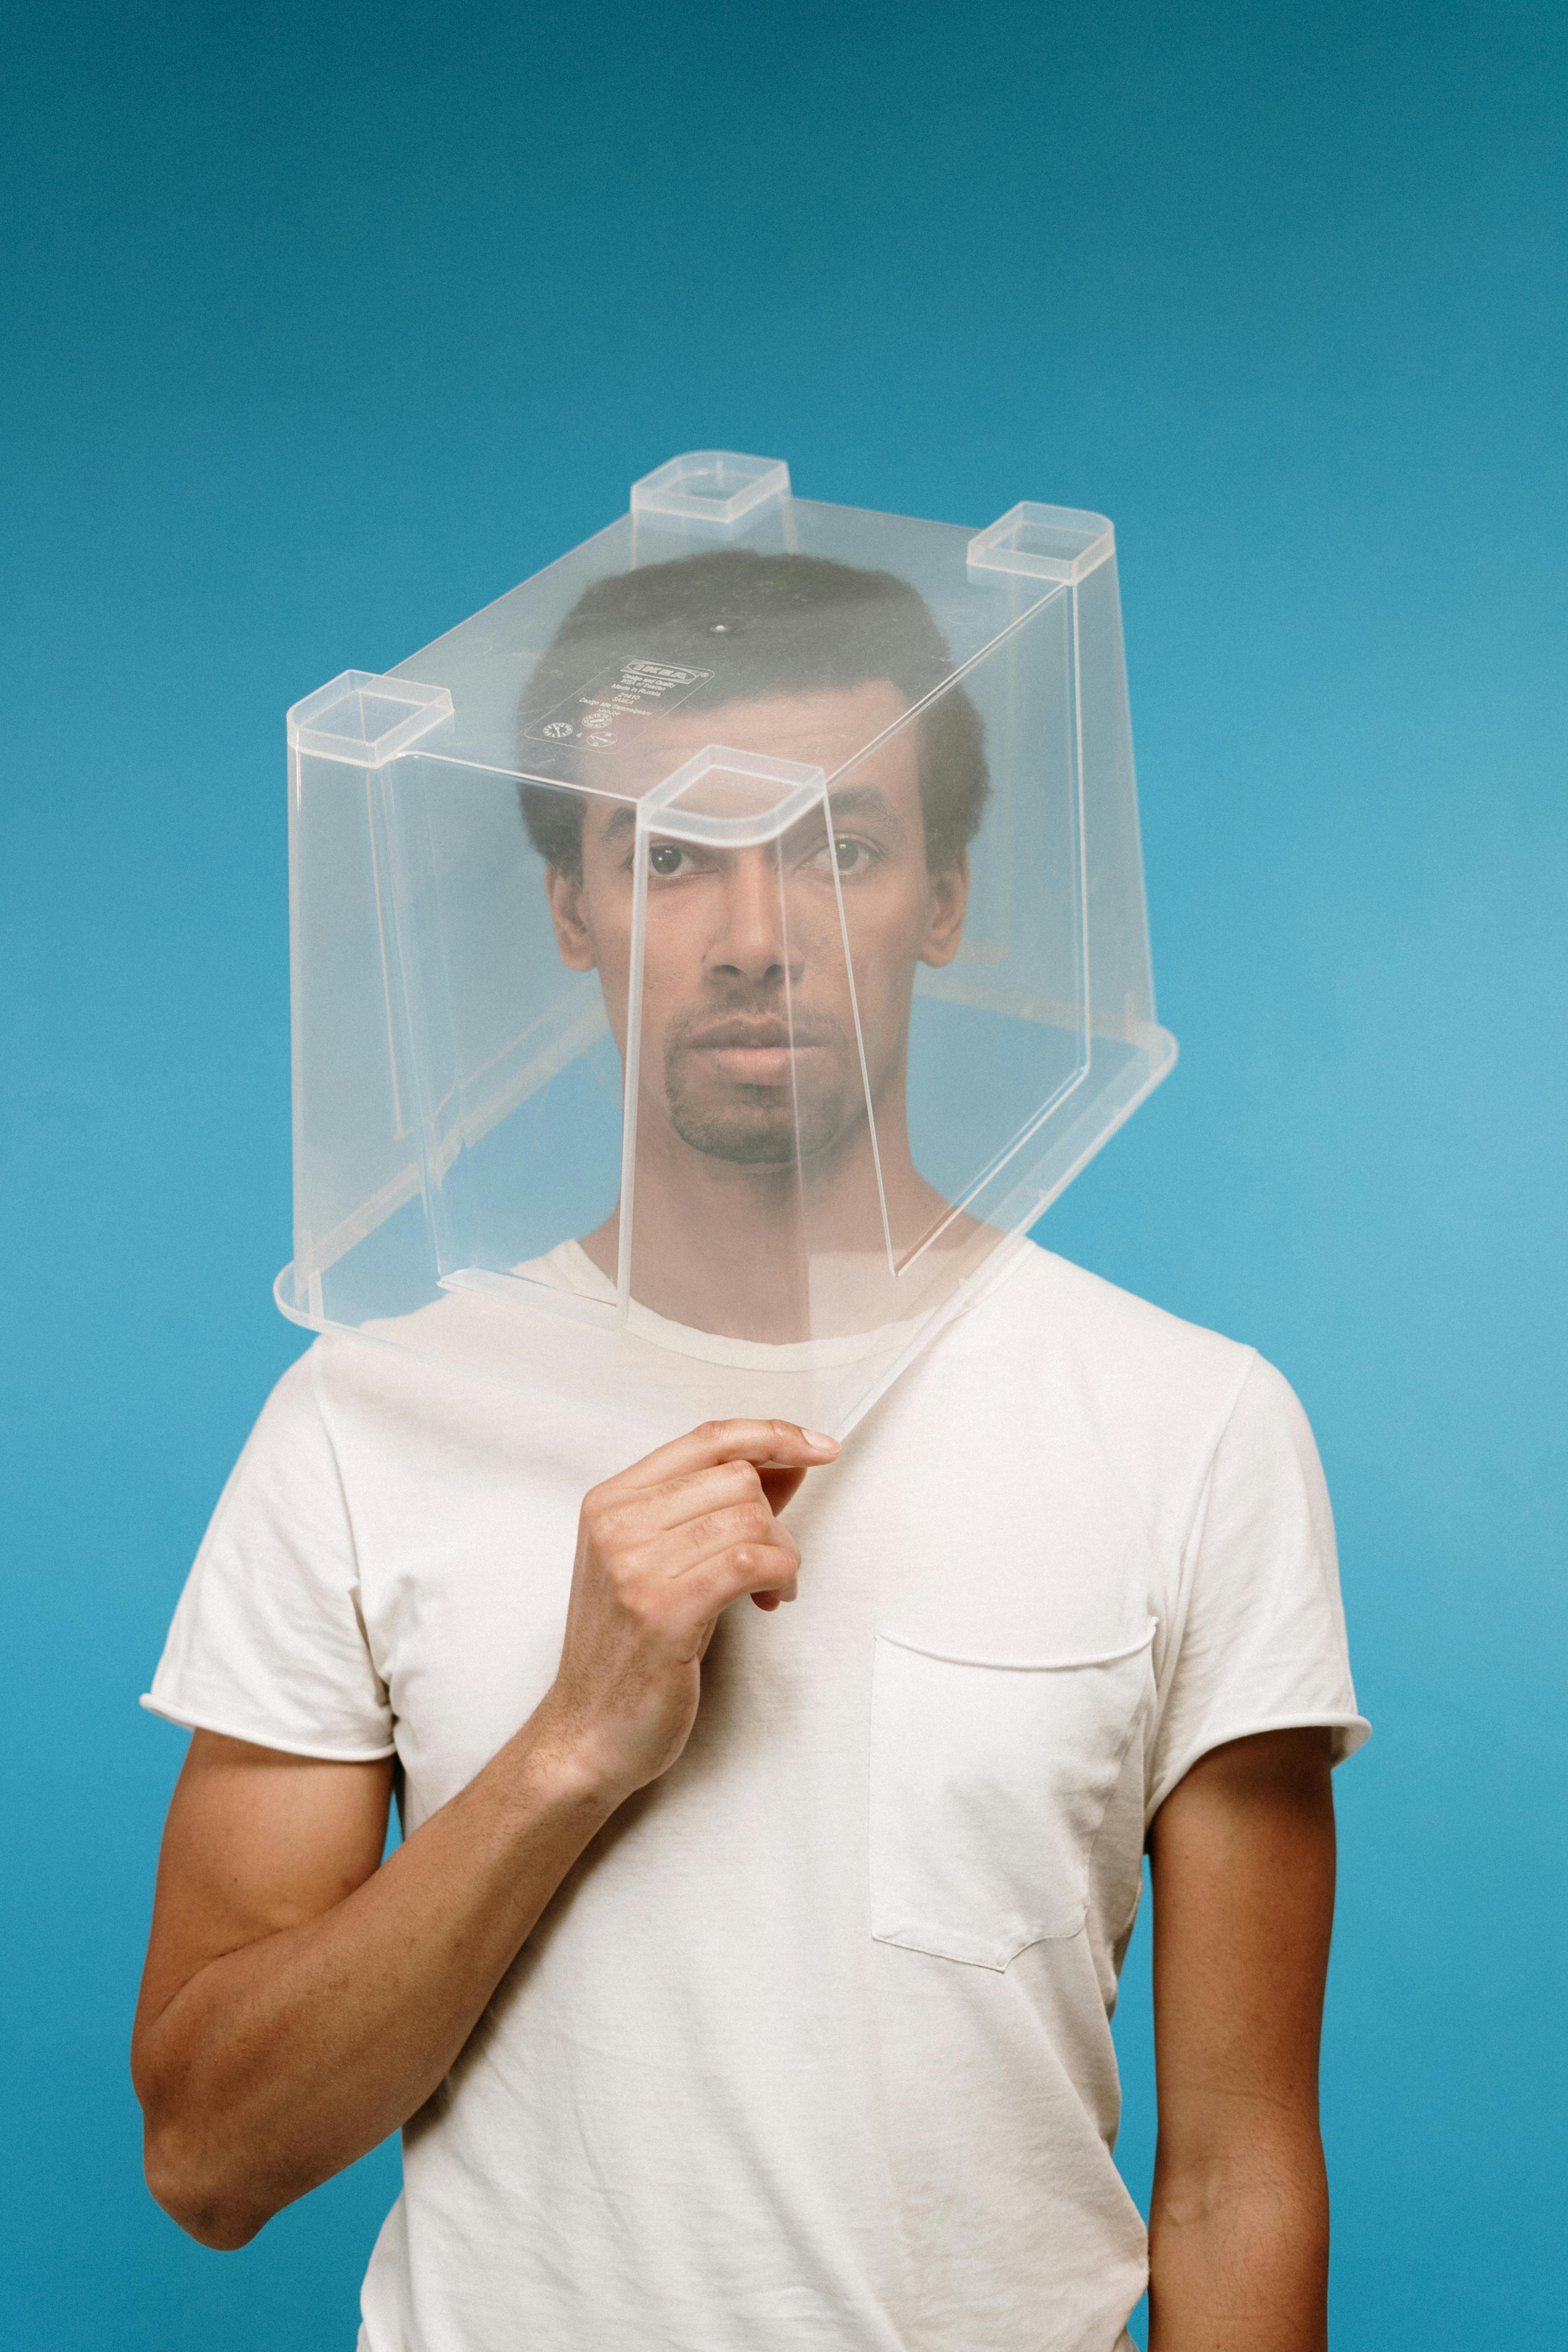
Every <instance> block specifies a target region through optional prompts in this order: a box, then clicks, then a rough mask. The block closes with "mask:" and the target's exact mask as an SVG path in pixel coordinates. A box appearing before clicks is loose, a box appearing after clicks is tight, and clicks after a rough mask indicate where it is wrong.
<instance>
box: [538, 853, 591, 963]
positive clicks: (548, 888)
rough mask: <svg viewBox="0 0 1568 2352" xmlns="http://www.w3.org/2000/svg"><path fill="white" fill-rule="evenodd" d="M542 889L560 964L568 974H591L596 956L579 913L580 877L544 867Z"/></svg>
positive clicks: (558, 867) (581, 886)
mask: <svg viewBox="0 0 1568 2352" xmlns="http://www.w3.org/2000/svg"><path fill="white" fill-rule="evenodd" d="M544 889H545V895H546V897H547V898H549V900H550V919H551V921H552V923H553V924H554V926H555V944H556V947H557V948H558V949H559V950H560V953H561V961H562V962H563V964H564V965H565V966H566V967H567V969H568V971H593V969H594V967H595V964H596V963H597V962H598V957H597V956H596V955H595V952H594V940H593V935H592V933H591V932H590V931H589V929H588V925H587V921H586V919H585V918H584V911H583V877H582V876H581V875H580V874H567V873H565V872H563V869H562V868H561V867H560V866H546V867H545V869H544Z"/></svg>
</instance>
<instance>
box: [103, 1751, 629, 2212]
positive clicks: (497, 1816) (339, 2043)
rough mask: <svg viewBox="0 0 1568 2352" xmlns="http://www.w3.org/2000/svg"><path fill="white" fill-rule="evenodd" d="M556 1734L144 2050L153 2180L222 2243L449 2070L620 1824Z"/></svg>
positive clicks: (495, 1765) (497, 1770)
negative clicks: (573, 1877) (589, 1860)
mask: <svg viewBox="0 0 1568 2352" xmlns="http://www.w3.org/2000/svg"><path fill="white" fill-rule="evenodd" d="M538 1720H539V1719H538V1718H535V1719H534V1721H533V1722H532V1723H530V1724H528V1725H525V1726H524V1727H523V1729H522V1730H521V1732H519V1733H518V1734H517V1736H516V1737H515V1738H513V1739H512V1740H510V1742H509V1743H508V1745H507V1746H506V1747H505V1748H502V1749H501V1750H500V1753H499V1754H498V1755H497V1756H496V1757H495V1758H493V1759H492V1760H491V1762H490V1763H489V1765H488V1766H487V1767H486V1768H485V1769H484V1770H483V1771H482V1772H481V1773H480V1774H479V1776H478V1778H477V1779H476V1780H473V1781H472V1782H471V1783H470V1784H469V1786H468V1788H466V1789H465V1790H462V1791H461V1792H460V1794H459V1795H458V1796H457V1797H455V1798H453V1799H452V1801H450V1802H449V1803H448V1804H447V1805H445V1806H443V1807H442V1808H441V1810H440V1811H439V1812H437V1813H436V1814H434V1815H433V1816H432V1818H431V1819H430V1820H429V1821H428V1822H426V1823H425V1824H424V1826H423V1827H422V1828H421V1829H419V1830H418V1831H417V1832H416V1833H415V1834H414V1836H412V1837H411V1838H409V1839H408V1840H407V1841H406V1842H405V1844H403V1845H402V1846H401V1847H399V1849H398V1850H397V1852H396V1853H394V1854H392V1855H391V1856H390V1857H389V1858H388V1860H387V1861H386V1863H385V1864H384V1865H383V1866H382V1868H380V1869H379V1870H376V1871H375V1872H374V1873H373V1874H372V1875H371V1876H370V1877H369V1878H368V1879H366V1881H365V1883H364V1884H363V1885H362V1886H359V1887H357V1888H355V1890H354V1891H353V1893H352V1894H349V1895H346V1896H345V1897H344V1899H343V1900H342V1902H340V1903H337V1904H335V1905H334V1906H332V1907H331V1909H330V1910H328V1911H326V1912H324V1913H323V1914H322V1915H321V1916H320V1917H317V1918H313V1919H310V1920H308V1921H306V1922H304V1923H303V1924H301V1925H300V1926H298V1927H286V1928H283V1929H282V1930H280V1931H279V1933H277V1934H274V1935H269V1936H266V1937H262V1938H261V1939H260V1940H259V1941H257V1942H254V1943H248V1944H246V1945H245V1946H243V1947H242V1948H240V1949H238V1950H236V1951H232V1952H228V1953H226V1954H225V1955H224V1956H223V1957H222V1958H216V1959H213V1960H211V1961H209V1962H208V1963H207V1965H206V1966H205V1968H203V1969H199V1970H198V1972H197V1973H196V1974H195V1976H194V1977H192V1978H191V1979H190V1981H189V1982H188V1983H186V1984H184V1986H182V1988H181V1989H180V1990H179V1991H178V1992H177V1993H176V1994H175V1995H174V1998H173V1999H172V2000H170V2001H169V2002H168V2003H167V2005H166V2007H164V2008H163V2011H161V2012H160V2013H159V2014H158V2016H157V2017H156V2018H155V2019H153V2020H152V2021H150V2022H149V2023H148V2024H147V2025H146V2026H145V2027H144V2028H143V2029H142V2032H141V2033H140V2034H139V2036H138V2044H137V2052H136V2078H137V2088H138V2091H139V2093H140V2095H141V2097H142V2105H143V2107H144V2109H145V2111H146V2116H147V2172H148V2179H149V2181H150V2182H151V2183H152V2186H153V2190H154V2193H155V2194H156V2195H157V2197H158V2198H159V2200H160V2202H161V2203H163V2205H164V2206H165V2207H166V2208H167V2209H168V2210H169V2211H170V2212H171V2213H173V2215H174V2218H175V2219H176V2220H177V2221H179V2222H180V2223H181V2225H182V2226H183V2227H184V2228H185V2229H186V2230H188V2231H190V2232H191V2233H192V2235H193V2236H195V2237H197V2238H199V2239H201V2240H202V2241H203V2242H204V2243H205V2244H208V2245H213V2246H237V2245H242V2244H244V2243H245V2242H246V2241H247V2240H248V2239H249V2238H251V2237H253V2236H254V2235H255V2233H256V2231H258V2229H260V2228H261V2226H262V2224H263V2223H264V2222H265V2221H268V2219H269V2218H270V2216H271V2215H272V2214H273V2213H275V2212H277V2211H278V2210H279V2208H280V2207H282V2206H284V2205H286V2204H288V2203H289V2202H290V2200H292V2199H294V2198H296V2197H300V2196H302V2195H303V2194H304V2192H305V2191H306V2190H307V2189H312V2188H314V2187H315V2186H316V2185H317V2184H318V2182H320V2181H322V2180H325V2179H328V2178H330V2176H331V2174H333V2173H335V2172H338V2171H341V2170H342V2168H343V2167H344V2166H345V2165H347V2164H352V2163H353V2161H354V2159H355V2158H357V2157H360V2156H362V2155H363V2154H364V2152H365V2151H366V2150H367V2149H368V2148H371V2147H374V2146H375V2145H376V2144H377V2142H378V2141H380V2140H381V2139H383V2138H384V2137H385V2136H386V2135H387V2133H388V2132H391V2131H395V2130H396V2129H397V2128H398V2126H400V2125H402V2124H403V2123H405V2121H406V2120H407V2118H408V2117H409V2116H411V2115H413V2114H415V2113H416V2111H417V2109H418V2108H419V2107H421V2106H422V2105H424V2103H425V2101H426V2099H427V2098H429V2096H430V2095H431V2094H432V2092H434V2091H435V2089H436V2088H437V2085H438V2084H439V2083H440V2081H441V2079H442V2077H443V2076H444V2075H445V2074H447V2071H448V2069H449V2068H450V2067H451V2065H452V2063H454V2061H455V2060H456V2058H457V2056H458V2053H459V2052H460V2051H461V2049H462V2047H463V2044H464V2043H465V2042H466V2041H467V2040H468V2035H469V2034H470V2032H472V2031H473V2028H474V2026H475V2024H476V2022H477V2021H478V2020H479V2016H480V2014H481V2013H482V2011H483V2010H484V2007H485V2004H486V2002H487V2001H488V2000H489V1998H490V1995H491V1993H492V1992H493V1991H494V1990H495V1988H496V1985H497V1984H498V1983H499V1981H500V1978H501V1977H502V1975H503V1974H504V1973H505V1971H506V1969H508V1968H509V1967H510V1963H511V1961H512V1960H513V1958H515V1957H516V1954H517V1952H518V1949H519V1948H520V1947H521V1944H522V1942H523V1939H524V1937H526V1936H527V1935H528V1933H529V1930H530V1929H531V1927H532V1926H533V1924H534V1922H535V1920H536V1919H537V1918H538V1916H539V1915H540V1913H541V1912H542V1909H543V1908H544V1906H545V1905H546V1903H548V1901H549V1900H550V1897H551V1896H552V1894H553V1893H554V1892H555V1890H556V1888H557V1887H558V1886H559V1885H560V1884H561V1881H562V1879H563V1877H564V1876H565V1874H566V1873H567V1871H568V1870H569V1869H570V1868H571V1866H572V1864H573V1863H574V1861H575V1860H576V1859H577V1857H578V1856H579V1854H581V1853H582V1852H583V1850H584V1847H585V1846H586V1845H587V1844H588V1843H589V1841H590V1840H591V1839H592V1838H593V1837H594V1835H595V1832H597V1831H598V1830H599V1829H600V1828H601V1827H602V1826H603V1823H604V1822H605V1820H606V1819H607V1817H608V1815H609V1813H610V1812H611V1811H613V1810H614V1801H613V1800H611V1799H608V1798H606V1797H605V1796H604V1795H602V1794H601V1793H600V1791H599V1790H597V1789H596V1788H595V1786H593V1785H592V1784H591V1783H590V1782H589V1780H587V1778H586V1776H585V1775H584V1773H582V1772H581V1771H580V1770H578V1769H574V1767H573V1766H571V1765H569V1764H568V1763H566V1762H564V1761H563V1760H562V1759H559V1758H558V1757H557V1756H556V1755H555V1754H553V1753H552V1751H551V1750H550V1749H549V1748H547V1747H546V1746H545V1745H544V1743H543V1740H542V1736H541V1733H540V1731H539V1729H538V1728H537V1726H538Z"/></svg>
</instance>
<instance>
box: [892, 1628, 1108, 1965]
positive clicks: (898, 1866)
mask: <svg viewBox="0 0 1568 2352" xmlns="http://www.w3.org/2000/svg"><path fill="white" fill-rule="evenodd" d="M1154 1631H1155V1629H1154V1626H1153V1625H1152V1624H1151V1625H1150V1627H1149V1630H1148V1632H1147V1633H1145V1634H1144V1636H1143V1638H1142V1641H1141V1642H1139V1643H1136V1644H1134V1645H1133V1646H1131V1647H1130V1648H1127V1649H1122V1650H1117V1651H1113V1652H1111V1653H1110V1654H1108V1655H1106V1656H1103V1657H1095V1658H1073V1659H1067V1660H1061V1661H1056V1660H1047V1661H1046V1662H1044V1663H1042V1664H1017V1665H1015V1664H992V1663H983V1662H981V1661H977V1660H973V1659H967V1658H948V1657H938V1656H934V1655H932V1654H930V1653H929V1652H927V1651H924V1650H917V1649H912V1648H910V1646H909V1645H908V1644H907V1643H902V1642H899V1641H895V1640H894V1639H893V1638H892V1637H891V1636H890V1635H889V1634H886V1633H881V1634H879V1635H878V1637H877V1649H876V1659H875V1664H874V1666H873V1670H872V1682H871V1788H870V1798H871V1819H870V1832H871V1933H872V1935H873V1936H874V1937H876V1938H877V1939H878V1941H879V1942H880V1943H884V1944H902V1945H905V1946H907V1947H908V1948H910V1949H911V1950H913V1951H917V1952H932V1953H935V1954H937V1955H938V1956H939V1957H940V1958H944V1959H950V1960H964V1961H968V1962H969V1963H971V1964H972V1965H973V1966H975V1967H978V1968H985V1969H1005V1967H1006V1966H1007V1964H1008V1962H1009V1961H1010V1960H1013V1959H1015V1958H1016V1957H1017V1955H1018V1954H1019V1953H1020V1952H1021V1951H1023V1950H1024V1949H1025V1948H1026V1947H1027V1946H1028V1945H1030V1944H1037V1943H1040V1942H1042V1941H1044V1940H1045V1939H1047V1937H1064V1936H1076V1935H1077V1933H1078V1931H1079V1928H1080V1927H1082V1925H1083V1921H1084V1916H1085V1913H1086V1911H1087V1909H1088V1906H1089V1855H1090V1853H1091V1851H1092V1849H1093V1845H1094V1841H1095V1837H1096V1835H1097V1834H1098V1832H1099V1830H1100V1822H1101V1821H1102V1820H1103V1818H1104V1815H1105V1809H1106V1806H1107V1805H1108V1803H1109V1802H1110V1795H1111V1791H1112V1790H1113V1789H1114V1788H1115V1786H1116V1782H1117V1779H1118V1776H1119V1774H1120V1773H1121V1766H1122V1761H1123V1759H1124V1758H1125V1756H1126V1754H1127V1749H1128V1747H1129V1744H1130V1742H1131V1738H1132V1736H1133V1733H1134V1731H1135V1730H1136V1728H1137V1727H1138V1723H1139V1719H1140V1717H1141V1716H1142V1712H1143V1709H1144V1707H1145V1706H1146V1705H1147V1704H1148V1702H1149V1700H1150V1698H1151V1697H1152V1694H1153V1686H1154V1685H1153V1674H1152V1666H1151V1663H1150V1646H1151V1644H1152V1641H1153V1638H1154Z"/></svg>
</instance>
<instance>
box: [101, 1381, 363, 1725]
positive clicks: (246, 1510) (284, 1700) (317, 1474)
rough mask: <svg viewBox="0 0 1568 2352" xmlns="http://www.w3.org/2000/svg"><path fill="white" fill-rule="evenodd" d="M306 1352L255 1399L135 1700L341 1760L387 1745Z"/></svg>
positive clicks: (349, 1541) (348, 1540)
mask: <svg viewBox="0 0 1568 2352" xmlns="http://www.w3.org/2000/svg"><path fill="white" fill-rule="evenodd" d="M314 1359H315V1350H314V1349H310V1351H309V1352H308V1353H307V1354H306V1355H304V1356H302V1357H301V1358H300V1360H299V1361H298V1362H297V1363H295V1364H294V1365H292V1366H291V1367H290V1369H289V1370H288V1371H287V1372H285V1373H284V1375H283V1378H282V1379H281V1380H280V1381H279V1383H278V1386H277V1387H276V1388H275V1389H274V1390H273V1391H272V1394H271V1395H270V1397H269V1398H268V1401H267V1402H266V1404H265V1405H264V1406H263V1408H262V1412H261V1417H260V1419H259V1420H258V1422H257V1424H256V1427H255V1428H254V1429H253V1430H252V1432H251V1433H250V1437H249V1439H248V1441H247V1444H246V1447H245V1451H244V1452H243V1454H241V1455H240V1457H239V1460H238V1461H237V1464H236V1465H235V1467H234V1472H233V1475H231V1477H230V1479H229V1482H228V1484H227V1486H226V1487H225V1488H224V1491H223V1495H222V1496H221V1498H220V1500H219V1502H218V1507H217V1509H216V1511H215V1512H214V1514H213V1518H212V1524H211V1526H210V1527H209V1528H208V1529H207V1531H206V1535H205V1538H204V1539H203V1542H202V1547H201V1549H200V1551H199V1552H198V1553H197V1555H196V1560H195V1567H194V1568H193V1569H192V1570H191V1573H190V1576H189V1577H188V1579H187V1580H186V1583H185V1589H184V1592H183V1594H182V1595H181V1597H180V1602H179V1606H178V1608H177V1609H176V1610H175V1612H174V1623H173V1624H172V1626H171V1627H170V1629H169V1638H168V1641H167V1643H165V1645H164V1649H163V1657H162V1658H161V1659H160V1661H159V1664H158V1671H157V1673H156V1674H155V1675H153V1687H152V1689H151V1690H150V1691H149V1692H148V1693H147V1694H146V1696H144V1698H143V1699H142V1706H145V1707H148V1708H150V1709H151V1710H152V1712H153V1714H154V1715H163V1716H167V1717H169V1718H170V1720H171V1721H172V1722H174V1723H183V1724H185V1725H187V1726H188V1727H190V1728H191V1729H192V1730H202V1731H221V1732H226V1733H227V1734H228V1735H229V1736H230V1738H235V1739H249V1740H254V1741H255V1742H256V1743H257V1744H258V1746H260V1747H263V1748H283V1749H286V1750H287V1751H288V1752H289V1753H290V1754H292V1755H296V1756H321V1757H324V1758H328V1759H332V1760H334V1761H338V1762H342V1763H363V1762H368V1761H370V1760H372V1759H374V1758H377V1757H382V1756H390V1755H391V1754H392V1753H393V1736H392V1732H393V1724H392V1709H391V1706H390V1704H389V1702H388V1698H387V1693H386V1686H385V1685H384V1683H383V1681H382V1680H381V1677H380V1675H378V1674H377V1673H376V1670H375V1666H374V1661H373V1660H372V1657H371V1654H370V1648H369V1644H368V1643H367V1641H366V1639H365V1630H364V1622H363V1613H362V1611H361V1607H360V1594H359V1568H358V1561H357V1559H356V1556H355V1551H354V1540H353V1526H352V1524H351V1521H350V1517H349V1509H348V1504H347V1501H346V1498H345V1496H344V1494H343V1486H342V1478H341V1476H340V1475H339V1470H338V1464H337V1459H336V1456H335V1454H334V1453H333V1450H332V1445H331V1438H330V1437H329V1435H328V1432H327V1427H326V1423H325V1422H324V1420H323V1418H322V1415H321V1404H320V1402H319V1399H318V1396H317V1390H316V1379H317V1372H316V1365H315V1360H314Z"/></svg>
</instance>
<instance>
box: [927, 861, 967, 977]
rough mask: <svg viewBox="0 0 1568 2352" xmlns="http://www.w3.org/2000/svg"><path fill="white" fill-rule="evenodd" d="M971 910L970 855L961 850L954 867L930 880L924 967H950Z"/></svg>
mask: <svg viewBox="0 0 1568 2352" xmlns="http://www.w3.org/2000/svg"><path fill="white" fill-rule="evenodd" d="M968 907H969V852H968V851H967V850H966V849H961V850H960V851H959V853H958V856H956V857H955V858H954V859H953V861H952V865H951V866H943V867H942V872H941V873H940V874H933V875H932V876H931V898H930V901H929V903H928V905H927V908H926V929H925V937H924V939H923V940H921V963H934V964H943V963H951V962H952V959H953V957H954V956H955V955H956V954H957V953H958V944H959V941H960V940H962V939H963V918H964V915H965V913H966V912H967V911H968Z"/></svg>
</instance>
